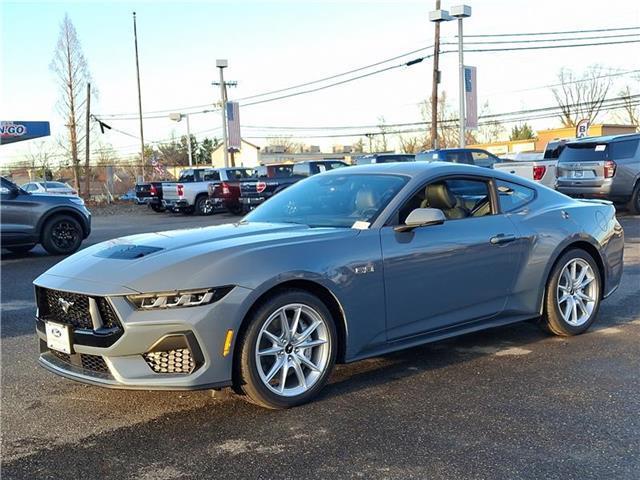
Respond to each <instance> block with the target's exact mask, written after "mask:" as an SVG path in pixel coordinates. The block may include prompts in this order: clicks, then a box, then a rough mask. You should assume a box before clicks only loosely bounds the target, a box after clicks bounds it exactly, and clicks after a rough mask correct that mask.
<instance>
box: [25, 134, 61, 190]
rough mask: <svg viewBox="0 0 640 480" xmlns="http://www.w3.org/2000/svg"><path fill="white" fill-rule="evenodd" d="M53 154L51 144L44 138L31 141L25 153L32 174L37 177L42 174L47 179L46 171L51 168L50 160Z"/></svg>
mask: <svg viewBox="0 0 640 480" xmlns="http://www.w3.org/2000/svg"><path fill="white" fill-rule="evenodd" d="M53 156H54V155H53V154H52V153H51V151H50V147H49V145H48V144H47V142H46V141H44V140H40V141H38V142H33V143H31V144H30V145H29V149H28V150H27V153H26V154H25V157H26V159H27V161H28V162H29V168H30V169H31V172H32V174H33V175H35V176H36V178H37V177H39V176H42V178H43V179H45V180H46V178H45V176H46V172H47V170H48V169H49V162H50V161H51V159H52V158H53Z"/></svg>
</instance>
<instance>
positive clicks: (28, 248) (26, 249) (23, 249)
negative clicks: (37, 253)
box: [6, 243, 36, 253]
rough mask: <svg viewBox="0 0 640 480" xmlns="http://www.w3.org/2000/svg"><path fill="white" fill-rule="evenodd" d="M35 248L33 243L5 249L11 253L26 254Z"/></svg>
mask: <svg viewBox="0 0 640 480" xmlns="http://www.w3.org/2000/svg"><path fill="white" fill-rule="evenodd" d="M35 246H36V244H35V243H33V244H31V245H17V246H15V247H6V249H7V250H9V251H10V252H13V253H27V252H30V251H31V250H33V247H35Z"/></svg>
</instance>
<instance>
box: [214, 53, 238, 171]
mask: <svg viewBox="0 0 640 480" xmlns="http://www.w3.org/2000/svg"><path fill="white" fill-rule="evenodd" d="M228 66H229V62H228V61H227V60H225V59H218V60H216V67H218V68H219V69H220V81H219V82H212V84H213V85H220V98H221V103H222V104H221V105H220V111H221V113H222V149H223V153H224V166H225V167H229V149H228V147H229V141H228V139H227V136H228V135H227V85H228V86H232V87H233V86H235V85H237V82H225V81H224V73H223V71H224V69H225V68H227V67H228ZM231 162H232V165H231V166H234V167H235V165H234V164H235V161H234V158H233V156H232V157H231Z"/></svg>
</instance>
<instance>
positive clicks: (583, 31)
mask: <svg viewBox="0 0 640 480" xmlns="http://www.w3.org/2000/svg"><path fill="white" fill-rule="evenodd" d="M628 30H640V26H635V27H613V28H596V29H591V30H565V31H560V32H518V33H486V34H476V35H467V34H465V35H464V37H465V38H470V37H478V38H480V37H526V36H534V35H565V34H570V33H597V32H621V31H628Z"/></svg>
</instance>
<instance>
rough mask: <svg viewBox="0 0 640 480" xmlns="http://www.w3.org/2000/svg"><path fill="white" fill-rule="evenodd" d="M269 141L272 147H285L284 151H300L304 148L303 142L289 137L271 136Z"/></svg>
mask: <svg viewBox="0 0 640 480" xmlns="http://www.w3.org/2000/svg"><path fill="white" fill-rule="evenodd" d="M268 141H269V146H271V147H283V148H284V152H283V153H300V152H302V150H303V145H302V144H301V143H299V142H294V141H293V140H291V138H289V137H270V138H269V140H268Z"/></svg>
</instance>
